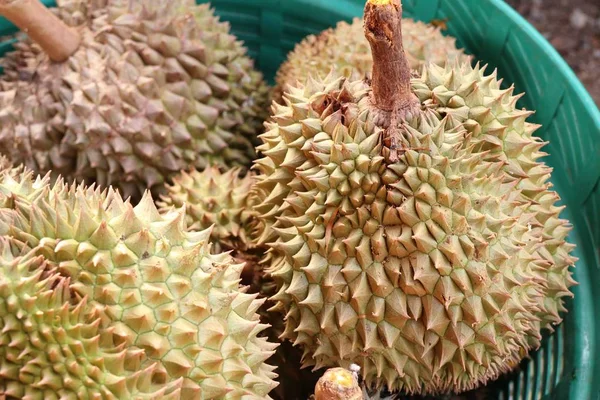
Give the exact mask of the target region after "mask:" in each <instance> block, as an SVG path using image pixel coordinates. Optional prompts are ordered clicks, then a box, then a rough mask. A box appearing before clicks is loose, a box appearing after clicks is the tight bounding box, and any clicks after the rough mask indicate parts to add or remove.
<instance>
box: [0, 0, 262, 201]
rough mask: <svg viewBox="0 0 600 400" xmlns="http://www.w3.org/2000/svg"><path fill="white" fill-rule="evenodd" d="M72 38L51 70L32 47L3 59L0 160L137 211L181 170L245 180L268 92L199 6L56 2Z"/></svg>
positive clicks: (180, 1) (237, 45)
mask: <svg viewBox="0 0 600 400" xmlns="http://www.w3.org/2000/svg"><path fill="white" fill-rule="evenodd" d="M58 5H59V8H58V9H55V12H56V14H57V15H59V16H60V17H61V18H62V19H63V20H64V21H65V22H66V23H67V24H69V25H72V26H73V27H74V29H77V30H78V31H79V33H80V34H81V36H82V44H81V45H80V47H79V49H78V50H77V51H76V52H75V53H74V54H73V55H72V56H71V57H70V58H69V59H68V60H67V61H65V62H63V63H52V62H50V60H49V58H48V57H47V56H46V55H45V54H44V53H43V52H42V51H41V49H40V48H39V46H38V45H37V44H35V43H32V42H31V41H30V40H24V41H21V42H19V43H17V44H16V50H15V51H14V52H11V53H8V54H7V55H6V56H5V58H4V59H3V60H2V64H3V66H4V74H3V75H2V77H0V107H1V110H2V111H0V126H1V127H0V153H2V154H5V155H7V156H8V157H10V158H11V160H12V161H13V163H15V164H20V163H24V164H25V165H26V166H27V167H28V168H30V169H32V170H33V171H35V172H36V173H41V174H45V173H47V172H49V171H51V172H52V174H53V178H54V179H56V178H57V177H58V176H61V177H62V178H64V179H65V180H67V182H78V183H82V182H83V183H86V184H88V185H89V184H96V185H99V186H101V187H108V186H111V185H112V186H113V187H115V188H117V189H119V190H120V191H121V193H122V194H123V195H124V196H125V197H129V196H132V198H133V199H134V200H135V201H138V200H139V199H140V198H141V196H142V194H143V192H144V191H145V190H146V189H151V190H152V191H153V193H154V195H157V194H158V193H159V192H160V191H161V189H162V188H163V184H164V183H165V182H168V181H169V180H170V179H171V178H172V177H173V176H175V175H176V174H178V173H179V172H180V171H181V170H185V169H188V168H189V167H194V168H196V169H199V170H203V169H204V168H206V167H208V166H210V165H216V166H219V167H222V168H225V169H226V168H233V167H239V168H243V169H247V168H248V167H249V166H250V165H251V163H252V161H253V160H254V158H256V152H255V146H256V145H257V144H259V141H258V138H257V134H258V133H259V132H260V131H261V130H262V123H263V121H264V120H265V119H266V118H267V116H268V109H267V107H266V106H267V104H268V102H269V100H270V94H269V87H268V86H267V84H266V83H265V81H264V79H263V76H262V74H261V73H260V72H258V71H257V70H256V69H255V68H254V64H253V61H252V60H251V59H250V58H249V57H248V56H247V54H246V49H245V47H243V45H242V44H241V42H239V41H237V40H236V38H235V36H233V35H232V34H231V33H230V30H229V25H228V24H227V23H224V22H220V21H219V20H218V18H217V17H216V16H215V15H214V13H213V10H212V9H211V8H210V6H209V5H207V4H202V5H196V4H195V2H194V1H193V0H175V1H170V0H169V1H167V0H159V1H156V0H142V1H141V2H135V3H131V4H129V2H123V1H120V0H108V1H107V0H101V1H97V2H96V1H87V0H63V1H59V2H58Z"/></svg>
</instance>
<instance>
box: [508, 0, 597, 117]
mask: <svg viewBox="0 0 600 400" xmlns="http://www.w3.org/2000/svg"><path fill="white" fill-rule="evenodd" d="M506 2H507V3H508V4H510V5H511V6H512V7H514V8H515V9H516V10H517V11H518V12H519V13H521V15H523V16H524V17H525V18H527V20H529V22H530V23H532V24H533V25H534V26H535V27H536V29H537V30H538V31H540V32H541V33H542V35H544V36H545V37H546V39H548V40H549V41H550V43H551V44H552V45H553V46H554V47H555V48H556V49H557V50H558V52H559V53H560V54H561V55H562V56H563V57H564V58H565V60H566V61H567V63H569V65H570V66H571V68H573V70H574V71H575V73H576V74H577V75H578V76H579V79H581V81H582V82H583V84H584V86H585V87H586V89H587V90H588V91H589V92H590V94H591V95H592V97H593V98H594V100H595V101H596V104H597V105H599V106H600V1H598V0H506Z"/></svg>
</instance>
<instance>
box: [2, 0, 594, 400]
mask: <svg viewBox="0 0 600 400" xmlns="http://www.w3.org/2000/svg"><path fill="white" fill-rule="evenodd" d="M199 2H207V1H206V0H200V1H199ZM44 3H45V4H47V5H54V1H49V0H44ZM211 3H212V5H213V7H214V8H215V9H216V13H217V14H218V15H220V16H221V19H222V20H226V21H229V22H230V23H231V26H232V30H233V32H234V33H235V34H236V35H238V37H239V38H240V39H241V40H243V41H244V42H245V44H246V45H247V46H248V48H249V54H250V56H252V57H253V58H254V59H255V60H256V62H257V66H258V67H259V68H260V69H261V70H262V71H263V72H264V73H265V75H266V77H267V78H268V79H269V80H270V81H271V82H272V81H273V77H274V75H275V72H276V70H277V68H278V67H279V65H280V64H281V62H282V61H283V60H284V59H285V57H286V55H287V53H288V52H289V51H290V50H292V49H293V47H294V45H295V44H296V43H297V42H299V41H300V40H302V38H303V37H305V36H306V35H308V34H311V33H317V32H320V31H321V30H323V29H326V28H328V27H330V26H334V25H335V24H336V22H338V21H340V20H346V21H350V20H351V19H352V18H353V17H356V16H361V15H362V11H363V6H364V0H212V1H211ZM403 4H404V13H405V16H406V17H411V18H414V19H418V20H422V21H425V22H429V21H431V20H433V19H446V18H447V19H448V20H447V26H448V31H447V33H448V34H450V35H452V36H455V37H456V38H457V39H458V44H459V45H460V46H461V47H464V48H465V49H466V50H467V51H468V52H469V53H470V54H473V55H475V56H476V58H477V59H478V60H480V61H482V62H483V63H488V64H489V65H490V67H494V68H498V75H499V76H500V77H503V78H504V84H505V85H510V84H512V83H514V84H515V87H516V92H517V93H519V92H525V93H526V95H525V96H524V97H523V98H522V99H521V100H520V106H521V107H525V108H527V109H530V110H536V114H534V115H533V116H532V117H531V119H530V120H531V121H532V122H535V123H538V124H541V125H542V128H541V129H540V130H538V131H537V134H538V135H540V136H541V137H542V138H544V139H545V140H547V141H549V142H550V144H549V145H548V146H546V147H545V151H546V152H547V153H550V155H549V156H548V157H547V158H546V160H545V161H546V162H547V163H548V164H549V165H550V166H552V167H553V168H554V172H553V177H552V182H553V184H554V186H555V189H556V190H557V191H558V193H559V194H560V196H561V197H562V202H563V204H565V205H566V206H567V209H566V210H565V212H564V214H563V216H564V217H566V218H568V219H569V220H570V221H572V223H573V225H574V230H573V231H572V233H571V235H570V239H569V240H570V241H571V242H573V243H576V244H577V249H576V251H575V256H577V257H578V258H579V261H578V263H577V265H576V268H575V279H576V280H577V281H578V282H579V285H578V286H577V287H575V288H574V293H575V299H574V300H572V301H570V302H569V303H568V304H567V307H568V309H569V313H567V314H566V315H565V320H564V323H563V324H561V325H560V326H559V328H558V329H557V331H556V332H555V333H554V334H552V335H548V336H547V337H546V338H545V339H544V342H543V346H542V348H540V349H539V350H538V351H536V352H534V353H532V354H531V357H530V359H528V360H525V361H524V362H523V363H522V364H521V365H520V368H519V369H518V370H517V371H515V372H514V373H512V374H511V375H509V376H507V377H504V378H502V379H500V380H498V381H497V382H495V383H493V384H491V385H490V386H491V387H492V388H493V390H492V392H493V394H492V397H494V398H498V399H502V400H526V399H527V400H529V399H531V400H533V399H557V400H563V399H570V400H588V399H589V400H595V399H600V304H598V305H596V304H594V303H595V302H594V300H596V301H599V302H600V284H598V283H596V282H600V111H599V110H598V108H597V107H596V106H595V104H594V102H593V101H592V99H591V97H590V96H589V94H588V93H587V91H586V90H585V89H584V87H583V86H582V84H581V83H580V81H579V80H578V79H577V77H576V76H575V74H574V73H573V71H572V70H571V69H570V68H569V66H568V65H567V64H566V63H565V61H564V60H563V59H562V58H561V57H560V55H559V54H558V53H557V52H556V51H555V50H554V48H553V47H552V46H551V45H550V44H549V43H548V42H547V41H546V40H545V39H544V38H543V37H542V36H541V35H540V34H539V32H537V31H536V30H535V29H534V28H533V27H532V26H531V25H530V24H529V23H528V22H527V21H525V20H524V19H523V18H522V17H521V16H520V15H519V14H517V13H516V12H515V11H514V10H513V9H512V8H510V7H509V6H508V5H507V4H506V3H504V2H503V1H502V0H404V1H403ZM12 32H14V27H13V26H12V25H11V24H9V23H8V22H6V21H5V20H2V19H0V36H3V35H7V34H10V33H12ZM9 48H10V42H4V43H0V54H3V53H4V52H5V51H6V50H7V49H9ZM489 71H491V68H490V70H489ZM594 378H596V379H594Z"/></svg>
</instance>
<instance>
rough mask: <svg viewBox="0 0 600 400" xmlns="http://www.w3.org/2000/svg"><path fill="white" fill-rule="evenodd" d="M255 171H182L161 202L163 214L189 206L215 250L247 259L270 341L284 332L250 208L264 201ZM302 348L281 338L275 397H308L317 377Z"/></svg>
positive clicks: (248, 281) (194, 224)
mask: <svg viewBox="0 0 600 400" xmlns="http://www.w3.org/2000/svg"><path fill="white" fill-rule="evenodd" d="M253 183H254V179H253V176H252V175H250V174H248V175H246V176H245V177H244V178H240V177H239V171H238V170H236V169H231V170H229V171H225V172H221V171H220V170H219V169H218V168H216V167H209V168H207V169H205V170H204V171H202V172H200V171H197V170H190V171H183V172H182V173H181V174H179V175H178V176H177V177H175V178H174V179H173V184H171V185H167V188H166V191H165V194H164V195H162V196H161V200H160V201H158V202H157V205H158V206H159V211H160V212H161V213H168V212H171V211H172V210H173V209H176V208H182V207H185V209H186V224H187V226H188V229H190V230H195V231H201V230H205V229H208V228H211V227H213V229H212V234H211V241H212V242H213V243H215V248H214V249H213V251H230V252H231V255H232V256H233V257H234V258H235V260H236V261H237V262H240V263H245V267H244V271H243V272H242V284H244V285H247V286H248V293H256V294H258V295H259V298H262V299H264V301H265V303H264V304H263V305H262V306H261V307H260V308H259V310H258V313H259V315H260V319H261V322H262V323H263V324H266V325H270V326H269V327H268V328H267V329H265V330H264V331H262V332H261V333H260V336H262V337H266V338H267V339H268V341H270V342H273V343H278V342H279V340H278V337H279V336H280V335H281V333H283V331H284V329H285V327H284V325H283V315H281V314H279V313H269V312H267V310H268V309H269V308H271V307H272V306H273V305H274V303H272V302H270V301H268V298H269V297H271V296H272V295H274V294H275V293H277V288H276V285H275V283H274V282H273V280H272V279H271V278H270V277H269V276H268V275H267V274H265V272H264V269H263V265H264V263H260V260H261V257H262V256H263V252H264V251H265V248H264V246H258V245H257V244H256V238H257V236H258V235H260V233H261V232H262V229H261V228H262V227H261V226H260V221H259V219H258V213H257V212H256V211H253V210H252V207H253V206H254V205H256V204H258V203H259V202H260V201H261V198H260V197H259V196H258V195H257V194H256V193H255V192H254V186H253ZM301 356H302V352H301V351H300V350H299V349H297V348H295V347H293V346H291V344H290V343H289V342H284V343H279V346H278V347H277V349H276V350H275V353H274V354H273V355H272V356H271V357H270V358H269V359H268V360H267V363H268V364H270V365H274V366H276V367H277V370H276V372H277V375H278V378H277V381H278V383H279V385H278V386H277V387H276V388H274V389H273V391H272V392H271V396H272V397H273V398H274V399H276V400H305V399H307V398H308V396H309V395H310V394H311V393H312V388H313V387H314V385H315V383H316V381H317V379H318V376H317V375H316V374H314V373H312V372H311V371H310V370H308V369H303V370H301V369H300V360H301Z"/></svg>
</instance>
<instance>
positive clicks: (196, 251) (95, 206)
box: [0, 175, 276, 399]
mask: <svg viewBox="0 0 600 400" xmlns="http://www.w3.org/2000/svg"><path fill="white" fill-rule="evenodd" d="M23 179H27V175H25V176H24V177H23ZM1 197H2V196H0V198H1ZM5 203H6V202H3V204H5ZM0 219H1V220H2V221H3V222H4V225H6V226H7V228H6V230H7V233H8V234H9V235H11V236H13V237H15V238H16V239H18V240H20V241H21V242H23V243H25V244H26V245H27V246H28V247H30V248H33V249H35V250H36V251H37V254H42V255H44V257H46V258H47V259H48V260H52V261H53V262H55V263H56V264H57V267H58V272H59V273H60V274H61V275H62V276H65V277H68V278H69V279H70V288H71V290H72V291H73V292H74V294H75V295H76V296H79V297H86V296H87V297H88V298H89V304H90V306H91V307H93V308H94V309H95V310H96V311H97V312H98V314H99V316H100V317H101V320H102V326H105V327H109V328H110V329H112V333H113V337H114V340H115V342H116V343H119V344H121V343H123V345H124V346H125V347H130V346H136V347H139V348H142V349H144V351H145V354H146V357H147V358H148V360H149V361H151V362H157V363H158V367H157V370H156V372H154V373H153V374H152V377H151V380H152V382H155V383H161V382H170V381H173V380H176V379H179V378H184V381H183V386H182V397H181V398H182V399H211V398H223V399H242V398H244V399H246V398H247V399H265V398H269V397H268V393H269V391H270V390H271V389H272V388H273V387H274V386H276V383H275V382H274V381H273V378H274V377H275V376H276V374H274V373H273V372H272V370H273V367H271V366H270V365H268V364H266V363H265V362H264V361H265V360H266V359H267V358H269V357H270V356H271V354H272V353H273V350H274V348H275V347H276V345H275V344H272V343H268V342H267V340H266V339H264V338H259V337H257V335H258V334H259V333H260V332H261V331H263V330H264V329H265V328H266V327H267V326H266V325H264V324H260V321H259V316H258V314H257V313H256V310H257V309H258V307H259V306H260V305H261V304H262V302H263V301H261V300H257V299H256V298H257V295H250V294H246V293H244V292H243V290H240V287H239V280H240V273H241V269H242V267H243V265H241V264H237V263H234V262H233V260H232V258H231V256H229V255H227V254H225V253H220V254H211V252H210V246H211V244H210V242H209V240H208V239H209V236H210V230H205V231H200V232H188V231H187V230H186V229H185V226H184V225H185V223H184V219H185V212H184V210H183V209H181V210H173V211H171V212H169V213H166V214H165V215H162V216H161V215H160V214H159V212H158V210H157V209H156V207H155V205H154V203H153V201H152V198H151V197H150V195H148V194H147V195H146V196H144V197H143V199H142V201H141V202H140V203H139V204H138V205H137V206H136V207H135V208H134V207H133V206H132V205H131V204H130V203H129V202H124V201H123V200H122V198H121V197H120V195H119V194H118V193H117V192H115V191H114V190H112V189H109V190H104V191H100V190H99V189H94V188H93V187H90V188H88V187H85V186H68V185H64V184H63V183H62V182H61V181H59V182H58V183H57V184H56V185H54V186H50V185H46V186H45V187H44V188H43V193H42V194H41V195H38V196H36V197H35V198H34V199H22V201H21V202H20V206H19V207H12V208H11V207H9V208H4V209H2V210H1V212H0Z"/></svg>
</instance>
